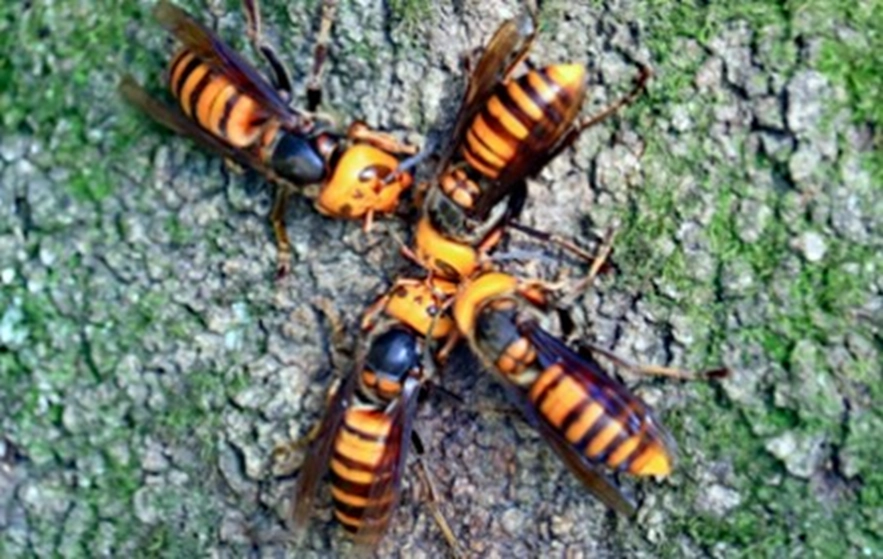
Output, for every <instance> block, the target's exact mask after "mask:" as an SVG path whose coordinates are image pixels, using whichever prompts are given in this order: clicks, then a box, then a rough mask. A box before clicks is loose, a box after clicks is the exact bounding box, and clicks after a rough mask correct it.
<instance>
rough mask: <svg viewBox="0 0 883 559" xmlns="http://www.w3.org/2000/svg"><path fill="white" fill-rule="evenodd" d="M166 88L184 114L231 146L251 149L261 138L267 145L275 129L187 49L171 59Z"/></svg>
mask: <svg viewBox="0 0 883 559" xmlns="http://www.w3.org/2000/svg"><path fill="white" fill-rule="evenodd" d="M169 88H170V89H171V90H172V94H173V95H174V96H175V98H176V99H178V102H179V103H180V105H181V110H182V111H184V114H186V115H187V116H188V117H190V118H192V119H193V120H195V121H196V122H197V123H198V124H199V125H200V126H202V127H203V128H204V129H206V130H208V131H209V132H211V133H212V134H214V135H215V136H217V137H219V138H222V139H224V140H225V141H226V142H227V143H229V144H230V145H232V146H234V147H237V148H248V147H251V146H252V145H254V144H255V142H257V141H258V140H259V139H261V137H262V136H263V141H264V143H268V142H269V140H270V139H271V138H272V137H273V135H274V133H275V131H276V130H278V124H277V123H276V122H275V121H271V119H270V118H269V116H268V113H267V112H266V111H264V110H263V109H262V108H261V106H260V105H259V104H258V103H257V102H256V101H255V100H254V99H252V98H251V97H249V96H247V95H245V94H243V93H241V92H240V91H239V90H238V89H237V88H236V87H235V86H234V85H233V84H232V83H231V82H230V80H229V79H227V77H225V76H224V75H223V74H221V73H219V72H216V71H215V70H213V69H212V68H211V67H210V66H209V65H208V64H206V63H204V62H202V61H201V60H200V59H198V58H197V57H196V56H195V55H194V54H193V53H192V52H190V51H189V50H187V49H183V50H181V51H180V52H179V53H178V54H177V56H175V58H174V59H173V60H172V64H171V66H170V68H169Z"/></svg>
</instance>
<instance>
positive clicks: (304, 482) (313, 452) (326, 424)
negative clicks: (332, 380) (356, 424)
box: [291, 369, 359, 534]
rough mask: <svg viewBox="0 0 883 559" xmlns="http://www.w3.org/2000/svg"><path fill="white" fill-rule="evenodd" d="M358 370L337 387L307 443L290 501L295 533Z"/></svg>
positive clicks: (299, 529) (308, 508) (306, 516)
mask: <svg viewBox="0 0 883 559" xmlns="http://www.w3.org/2000/svg"><path fill="white" fill-rule="evenodd" d="M358 373H359V369H356V371H355V372H353V374H351V375H349V376H348V377H347V378H346V380H345V381H344V384H343V386H340V387H338V389H337V391H336V392H335V393H334V395H333V396H332V398H331V401H330V402H329V404H328V407H327V408H326V409H325V414H324V415H323V417H322V423H321V424H320V425H321V427H320V430H319V433H318V435H317V436H316V438H315V439H314V440H313V442H312V444H311V445H310V448H309V452H308V453H307V457H306V460H305V462H304V465H303V466H302V468H301V472H300V474H299V476H298V479H297V485H296V486H295V490H294V503H293V506H292V511H291V526H292V528H293V530H294V532H295V533H296V534H299V533H301V532H302V531H303V530H304V529H305V528H306V526H307V524H309V520H310V515H311V513H312V510H313V503H314V502H315V499H316V489H317V488H318V486H319V484H320V483H321V481H322V478H324V477H325V473H326V471H327V470H328V460H329V458H330V457H331V452H332V451H333V449H334V439H335V437H337V432H338V430H339V429H340V425H341V423H342V421H343V416H344V413H345V412H346V409H347V407H348V406H349V405H350V403H351V402H352V399H353V392H354V391H355V388H356V384H357V380H358Z"/></svg>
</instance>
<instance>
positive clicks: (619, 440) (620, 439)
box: [593, 429, 629, 464]
mask: <svg viewBox="0 0 883 559" xmlns="http://www.w3.org/2000/svg"><path fill="white" fill-rule="evenodd" d="M628 439H629V436H628V434H626V432H625V430H624V429H620V430H619V432H618V433H617V434H616V436H615V437H613V440H611V441H610V442H609V443H607V446H605V447H604V450H602V451H601V452H600V454H598V456H596V457H595V458H593V460H597V461H598V462H603V463H605V464H606V463H607V459H608V458H610V455H611V454H613V453H614V452H616V450H617V449H618V448H619V447H621V446H622V445H623V443H625V442H626V441H627V440H628Z"/></svg>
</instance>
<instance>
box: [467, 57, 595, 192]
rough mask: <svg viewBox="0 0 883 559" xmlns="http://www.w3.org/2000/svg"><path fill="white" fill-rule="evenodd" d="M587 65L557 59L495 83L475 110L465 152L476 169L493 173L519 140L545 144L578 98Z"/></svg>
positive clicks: (530, 145) (579, 101)
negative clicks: (497, 83)
mask: <svg viewBox="0 0 883 559" xmlns="http://www.w3.org/2000/svg"><path fill="white" fill-rule="evenodd" d="M585 76H586V70H585V68H584V67H583V66H582V65H580V64H558V65H554V66H547V67H545V68H540V69H537V70H531V71H529V72H528V73H526V74H525V75H523V76H521V77H520V78H518V79H515V80H509V81H507V82H504V83H502V84H500V85H499V86H497V89H496V91H495V92H494V94H493V95H492V96H491V97H490V99H489V100H488V102H487V103H486V104H485V106H484V108H483V109H482V110H481V111H479V112H478V114H477V115H476V116H475V118H474V120H473V121H472V124H471V126H470V128H469V131H468V132H467V134H466V141H465V142H464V145H463V157H464V158H465V159H466V161H467V162H468V163H469V164H470V165H471V166H472V167H474V168H475V169H476V170H477V171H478V172H480V173H481V174H482V175H484V176H485V177H487V178H489V179H495V178H497V177H498V176H499V174H500V171H501V169H503V168H504V167H505V166H506V165H507V164H508V163H509V162H510V161H512V160H513V158H514V157H516V154H517V153H518V151H519V146H520V145H521V144H522V143H525V142H526V143H527V144H528V145H527V146H525V147H526V148H528V151H530V150H533V151H535V152H537V151H542V148H538V149H535V150H534V148H533V146H544V145H546V144H548V141H549V138H548V136H549V135H550V134H554V133H555V131H556V130H557V129H558V127H559V125H560V124H561V123H562V122H563V121H564V120H566V119H567V118H568V115H572V114H575V112H574V105H575V104H576V105H577V108H578V106H579V105H581V104H582V100H583V97H584V95H585Z"/></svg>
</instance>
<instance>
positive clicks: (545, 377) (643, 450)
mask: <svg viewBox="0 0 883 559" xmlns="http://www.w3.org/2000/svg"><path fill="white" fill-rule="evenodd" d="M529 397H530V399H531V401H532V402H533V403H534V405H535V406H536V408H537V410H539V412H540V414H541V415H542V416H543V417H544V418H545V419H546V421H548V422H549V424H551V425H553V426H554V427H555V428H556V429H557V430H558V432H559V433H560V434H561V435H563V437H564V438H565V439H566V440H567V441H568V442H569V443H570V444H571V445H573V447H574V450H576V451H577V452H578V453H580V454H583V455H585V456H586V457H588V458H589V459H590V460H592V461H593V462H597V463H603V464H606V465H607V466H608V467H609V468H611V469H614V470H619V471H625V472H628V473H630V474H633V475H638V476H646V475H667V474H668V473H670V472H671V468H672V464H671V458H670V456H669V453H668V451H667V449H666V448H665V446H664V443H663V441H661V440H659V439H658V438H656V437H655V436H652V435H651V434H650V433H648V430H651V429H650V426H649V425H648V424H647V422H650V421H652V418H650V417H647V416H644V415H643V414H642V413H640V412H641V410H635V409H633V408H632V405H631V403H629V402H614V401H611V400H607V399H606V398H604V397H603V395H602V396H601V397H599V398H596V397H594V396H593V395H592V394H591V388H590V387H587V386H585V384H583V383H581V382H579V380H578V379H577V378H575V377H574V376H573V375H571V374H570V373H569V371H567V370H566V369H565V368H564V367H563V366H562V365H560V364H557V363H556V364H553V365H551V366H549V367H547V368H546V369H545V370H543V371H542V373H540V375H539V376H538V377H537V379H536V381H534V383H533V385H532V386H531V387H530V390H529Z"/></svg>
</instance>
